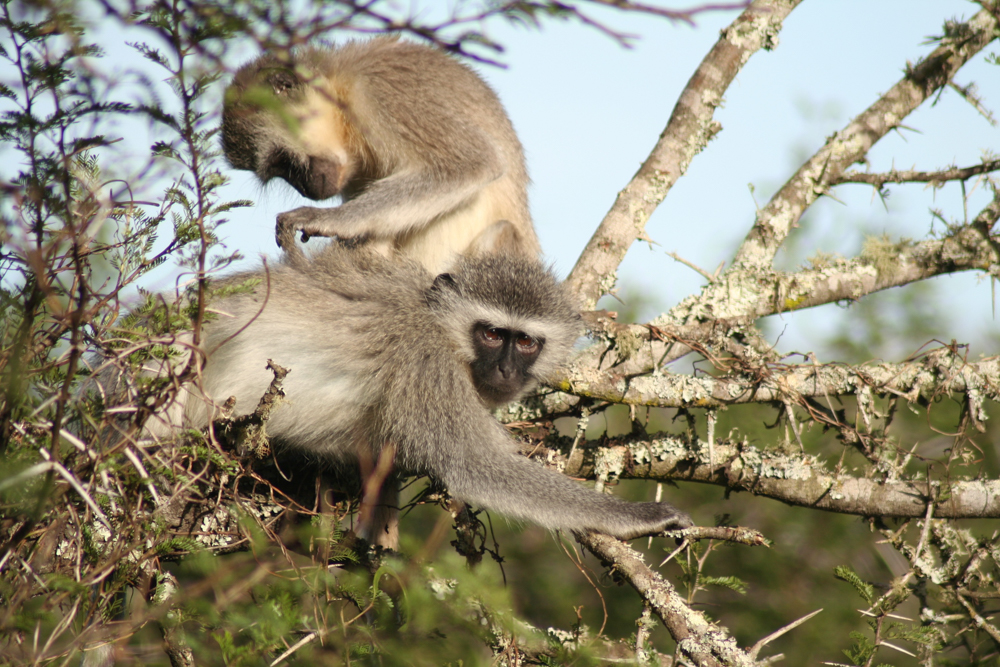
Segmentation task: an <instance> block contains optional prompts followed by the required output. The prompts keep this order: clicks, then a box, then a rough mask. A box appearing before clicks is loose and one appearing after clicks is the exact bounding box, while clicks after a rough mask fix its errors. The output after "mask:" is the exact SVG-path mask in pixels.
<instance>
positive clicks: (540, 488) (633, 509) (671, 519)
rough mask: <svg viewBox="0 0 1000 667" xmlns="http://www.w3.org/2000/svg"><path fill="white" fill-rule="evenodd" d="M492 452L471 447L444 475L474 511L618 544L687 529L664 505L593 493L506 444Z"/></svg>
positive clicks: (686, 520) (688, 523)
mask: <svg viewBox="0 0 1000 667" xmlns="http://www.w3.org/2000/svg"><path fill="white" fill-rule="evenodd" d="M505 437H506V436H505ZM498 444H499V443H498ZM504 444H505V445H507V443H504ZM497 450H498V451H494V452H489V453H487V452H485V451H481V450H480V448H473V450H472V451H471V452H468V454H471V456H465V457H462V459H461V461H460V462H458V461H456V462H455V463H453V464H452V465H451V466H450V467H449V468H448V469H447V470H445V471H443V472H444V474H443V476H442V479H443V480H444V482H445V484H446V486H447V487H448V490H449V491H450V492H451V493H452V494H453V495H454V496H456V497H458V498H460V499H462V500H465V501H466V502H469V503H471V504H473V505H475V506H478V507H485V508H487V509H490V510H495V511H497V512H500V513H501V514H504V515H506V516H509V517H511V518H515V519H522V520H525V521H531V522H533V523H537V524H538V525H540V526H543V527H545V528H551V529H555V528H561V529H564V530H572V531H575V532H581V531H595V532H599V533H606V534H608V535H611V536H613V537H616V538H618V539H622V540H630V539H633V538H636V537H641V536H643V535H651V534H655V533H659V532H662V531H664V530H674V529H679V528H686V527H688V526H691V525H692V521H691V518H690V517H689V516H688V515H687V514H685V513H684V512H681V511H680V510H678V509H676V508H675V507H673V506H672V505H668V504H667V503H656V502H645V503H631V502H627V501H624V500H621V499H619V498H615V497H614V496H609V495H605V494H602V493H597V492H596V491H594V490H592V489H588V488H586V487H585V486H583V485H581V484H580V483H578V482H574V481H572V480H571V479H569V478H568V477H566V476H565V475H561V474H559V473H557V472H554V471H550V470H547V469H545V468H543V467H541V466H540V465H538V464H537V463H534V462H532V461H530V460H528V459H526V458H524V457H523V456H520V455H519V454H517V453H515V452H513V451H510V449H509V445H507V446H505V447H504V449H503V450H500V448H499V447H498V448H497Z"/></svg>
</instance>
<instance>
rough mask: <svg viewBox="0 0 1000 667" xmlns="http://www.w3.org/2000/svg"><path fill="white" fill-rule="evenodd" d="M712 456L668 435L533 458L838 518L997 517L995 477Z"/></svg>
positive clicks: (739, 446)
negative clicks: (708, 488) (915, 477)
mask: <svg viewBox="0 0 1000 667" xmlns="http://www.w3.org/2000/svg"><path fill="white" fill-rule="evenodd" d="M597 452H600V455H599V456H598V455H597ZM712 454H713V456H712V459H713V460H712V461H710V460H709V458H710V457H709V448H708V443H707V442H705V441H704V440H701V439H692V438H690V437H687V436H682V435H672V434H667V433H657V434H653V435H650V436H646V437H639V436H627V437H623V438H613V439H611V440H610V441H608V440H599V441H591V442H586V443H580V444H578V445H577V447H576V449H575V450H574V451H573V455H572V456H571V457H570V458H569V459H568V460H567V459H566V457H565V452H563V453H557V452H556V451H554V450H546V449H545V448H542V450H541V451H539V450H538V448H535V451H534V455H535V457H536V458H542V459H545V460H547V461H548V462H549V463H550V464H551V465H553V466H554V467H556V468H558V469H560V470H561V471H562V472H563V473H564V474H566V475H569V476H570V477H578V478H585V479H594V478H595V476H596V474H597V470H596V466H597V461H598V459H600V460H602V461H604V462H605V463H604V465H605V467H607V461H617V462H621V466H620V467H618V468H617V469H616V470H615V472H616V473H617V474H616V475H615V476H616V477H618V478H620V479H654V480H660V481H664V480H676V481H691V482H703V483H707V484H715V485H718V486H722V487H725V488H727V489H729V490H730V491H748V492H750V493H752V494H754V495H755V496H764V497H766V498H773V499H774V500H780V501H781V502H783V503H786V504H788V505H793V506H797V507H809V508H812V509H819V510H825V511H828V512H838V513H840V514H853V515H858V516H877V517H886V518H920V517H923V516H924V515H925V514H926V512H927V503H928V502H930V501H933V502H934V516H935V518H939V519H995V518H1000V480H996V479H975V480H932V481H925V480H922V481H910V480H884V479H871V478H865V477H854V476H852V475H846V474H842V473H833V472H830V471H829V470H827V468H826V465H825V464H824V463H823V461H822V460H820V459H818V458H816V457H815V456H810V455H807V454H804V453H799V452H795V453H782V452H778V451H773V450H761V449H758V448H756V447H754V446H752V445H750V444H748V443H746V442H740V441H734V440H726V439H722V440H716V441H715V442H714V443H713V446H712ZM612 467H614V466H612Z"/></svg>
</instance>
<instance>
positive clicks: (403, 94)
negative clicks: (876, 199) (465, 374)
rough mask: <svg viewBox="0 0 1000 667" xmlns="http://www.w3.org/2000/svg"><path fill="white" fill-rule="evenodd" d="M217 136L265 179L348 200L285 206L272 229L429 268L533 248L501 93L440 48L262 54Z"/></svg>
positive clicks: (237, 81)
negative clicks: (356, 240) (338, 241)
mask: <svg viewBox="0 0 1000 667" xmlns="http://www.w3.org/2000/svg"><path fill="white" fill-rule="evenodd" d="M222 143H223V149H224V151H225V154H226V157H227V158H228V160H229V162H230V164H232V166H233V167H235V168H237V169H246V170H250V171H253V172H254V173H255V174H256V175H257V176H258V178H259V179H260V180H261V181H262V182H264V183H267V182H268V181H269V180H271V179H273V178H281V179H283V180H285V181H287V182H289V183H290V184H292V185H293V186H294V187H295V188H296V189H297V190H299V192H301V193H302V194H303V195H304V196H306V197H309V198H311V199H315V200H322V199H326V198H328V197H331V196H333V195H335V194H339V195H341V196H342V197H343V204H342V205H340V206H337V207H331V208H313V207H303V208H298V209H295V210H293V211H289V212H287V213H283V214H281V215H279V216H278V226H279V229H283V228H291V229H294V230H302V231H304V232H305V233H306V234H307V235H316V236H338V237H340V238H348V237H352V238H353V237H367V238H370V239H371V240H372V241H373V242H374V243H375V245H376V246H377V247H379V248H380V249H382V250H383V251H388V250H389V249H395V250H396V251H398V252H399V253H401V254H403V255H404V256H407V257H410V258H412V259H416V260H417V261H419V262H421V263H422V264H424V266H425V267H426V268H427V269H428V270H430V271H431V272H432V273H439V272H441V271H445V270H448V269H449V268H450V267H451V266H452V265H453V263H454V261H455V260H456V258H457V257H458V255H461V254H462V253H464V252H466V251H467V250H468V249H470V248H472V249H474V250H476V251H484V250H496V249H497V248H498V244H499V247H500V248H501V249H503V250H505V251H510V250H513V251H516V252H522V253H524V254H526V255H529V256H532V257H536V256H537V255H538V253H539V252H540V247H539V244H538V239H537V237H536V235H535V231H534V227H533V225H532V222H531V215H530V212H529V210H528V195H527V185H528V175H527V171H526V169H525V165H524V153H523V150H522V148H521V143H520V142H519V141H518V138H517V135H516V133H515V132H514V128H513V127H512V126H511V123H510V120H509V119H508V118H507V115H506V113H505V112H504V109H503V106H502V105H501V103H500V100H499V99H498V98H497V96H496V94H495V93H494V92H493V91H492V90H491V89H490V88H489V86H487V85H486V84H485V83H484V82H483V81H482V79H480V78H479V77H478V76H477V75H476V73H475V72H473V71H472V70H471V69H469V68H468V67H466V66H464V65H462V64H461V63H459V62H458V61H456V60H454V59H453V58H451V57H449V56H447V55H446V54H444V53H442V52H441V51H439V50H437V49H434V48H431V47H428V46H422V45H418V44H414V43H411V42H407V41H404V40H399V39H396V38H391V37H381V38H377V39H372V40H369V41H359V42H348V43H345V44H343V45H341V46H339V47H337V48H334V49H326V48H316V47H310V48H304V49H301V50H299V51H296V52H294V53H293V54H292V56H291V62H287V60H286V61H282V60H281V59H279V58H278V57H277V56H275V55H271V54H266V55H264V56H262V57H260V58H258V59H257V60H255V61H253V62H251V63H249V64H247V65H245V66H244V67H243V68H242V69H240V71H239V72H237V74H236V76H235V77H234V79H233V82H232V84H231V85H230V87H229V90H228V91H227V93H226V102H225V105H224V107H223V123H222ZM498 223H502V224H504V226H502V227H500V228H497V227H496V226H495V225H497V224H498ZM499 229H502V230H503V231H504V232H505V233H498V230H499ZM279 237H280V232H279Z"/></svg>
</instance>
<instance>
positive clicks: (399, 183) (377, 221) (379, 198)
mask: <svg viewBox="0 0 1000 667" xmlns="http://www.w3.org/2000/svg"><path fill="white" fill-rule="evenodd" d="M503 175H504V169H503V166H502V165H501V162H500V160H499V158H498V156H497V155H496V153H495V151H494V150H493V149H492V148H490V147H489V146H488V145H487V144H485V142H483V145H482V146H479V147H477V150H475V151H472V152H471V153H470V154H469V155H466V156H463V157H462V158H461V159H460V160H459V161H458V162H457V163H453V164H449V165H448V167H447V168H444V167H443V166H442V165H438V164H425V163H416V164H410V165H403V166H402V167H401V168H400V169H399V170H398V171H395V172H393V173H391V174H390V175H388V176H385V177H384V178H379V179H376V180H374V181H372V182H371V183H370V184H369V185H368V186H367V187H365V188H364V189H363V190H362V191H361V192H360V193H359V194H357V195H355V196H351V197H349V198H347V197H345V199H346V201H345V202H344V203H343V204H341V205H340V206H336V207H332V208H315V207H310V206H305V207H302V208H297V209H294V210H291V211H288V212H287V213H282V214H280V215H278V230H279V237H280V234H281V230H283V229H288V228H291V229H294V230H296V231H302V232H304V233H305V234H306V235H307V236H338V237H341V238H353V237H362V236H363V237H371V238H375V239H395V238H398V237H400V236H403V235H405V234H407V233H410V232H413V231H416V230H419V229H421V228H423V227H425V226H427V225H428V224H430V223H431V222H432V221H434V220H436V219H438V218H440V217H442V216H444V215H447V214H448V213H451V212H452V211H454V210H455V209H458V208H460V207H463V206H467V205H469V204H470V203H471V202H472V200H473V199H474V198H475V197H476V196H477V195H480V194H481V193H482V194H483V196H486V195H485V193H483V189H484V188H485V187H486V186H488V185H489V184H490V183H493V182H494V181H496V180H497V179H499V178H501V177H502V176H503ZM489 222H494V221H493V220H490V221H489Z"/></svg>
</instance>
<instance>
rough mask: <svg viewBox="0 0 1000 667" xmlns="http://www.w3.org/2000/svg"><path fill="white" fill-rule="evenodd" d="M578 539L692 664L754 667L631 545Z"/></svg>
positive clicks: (595, 538) (593, 537)
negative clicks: (627, 587)
mask: <svg viewBox="0 0 1000 667" xmlns="http://www.w3.org/2000/svg"><path fill="white" fill-rule="evenodd" d="M577 540H579V542H580V544H582V545H583V546H585V547H586V548H587V549H588V550H590V552H591V553H593V554H594V555H595V556H597V557H598V558H600V559H601V560H602V561H605V562H607V563H610V564H611V565H612V566H613V567H614V570H615V572H617V573H619V574H621V575H622V576H623V577H625V579H626V580H627V581H628V582H629V584H631V585H632V587H633V588H634V589H635V590H636V592H637V593H639V595H640V596H642V599H643V600H645V601H646V603H647V604H649V606H650V608H651V609H652V610H653V612H655V613H656V615H657V616H659V617H660V619H661V620H662V621H663V625H664V626H666V628H667V630H668V631H669V632H670V635H671V636H672V637H673V638H674V640H675V641H676V642H677V646H678V648H680V650H681V652H682V653H683V654H684V655H686V656H687V657H688V658H689V659H690V660H691V661H692V662H694V664H696V665H699V667H702V666H706V667H708V666H711V667H715V666H717V665H753V662H754V661H753V660H751V659H750V658H749V656H747V655H746V654H745V653H744V652H743V651H741V650H740V649H739V647H738V646H737V645H736V640H735V639H733V638H732V637H730V636H729V635H728V634H727V633H726V630H725V629H724V628H723V627H722V626H719V625H715V624H713V623H710V622H709V621H708V619H706V618H705V616H704V615H703V614H702V613H701V612H699V611H694V610H692V609H691V608H690V607H688V606H687V604H685V602H684V598H682V597H681V596H680V595H678V594H677V590H676V589H675V588H674V587H673V586H672V585H671V584H670V582H669V581H667V580H665V579H664V578H663V577H661V576H660V575H659V574H657V573H656V572H653V570H651V569H650V568H649V566H648V565H646V564H645V563H644V562H643V561H642V556H641V555H639V554H638V553H637V552H636V551H634V550H633V549H632V548H631V547H630V546H628V545H627V544H624V543H622V542H619V541H618V540H616V539H614V538H613V537H608V536H607V535H594V534H590V535H578V536H577Z"/></svg>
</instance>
